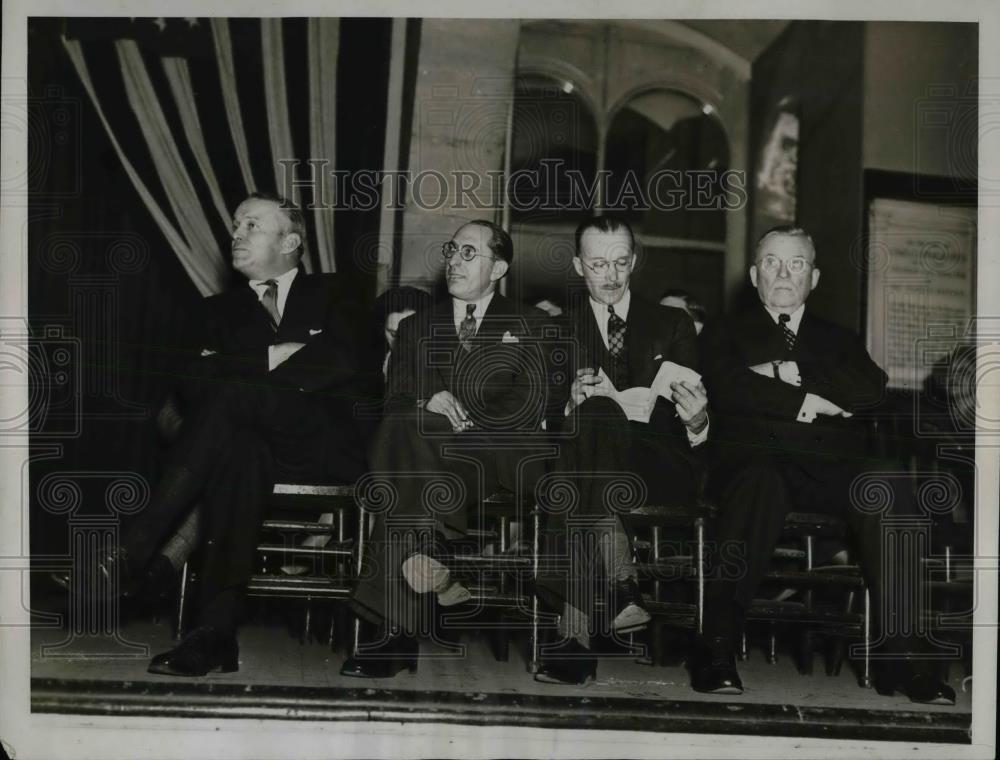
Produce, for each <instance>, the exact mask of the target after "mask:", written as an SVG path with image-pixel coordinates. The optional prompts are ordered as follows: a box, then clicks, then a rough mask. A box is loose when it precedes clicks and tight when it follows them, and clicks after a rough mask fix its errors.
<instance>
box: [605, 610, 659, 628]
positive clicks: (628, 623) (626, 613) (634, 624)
mask: <svg viewBox="0 0 1000 760" xmlns="http://www.w3.org/2000/svg"><path fill="white" fill-rule="evenodd" d="M650 620H652V617H651V616H650V614H649V613H648V612H646V610H644V609H642V607H639V606H637V605H634V604H630V605H629V606H628V607H626V608H625V609H624V610H622V611H621V612H620V613H619V614H618V617H616V618H615V619H614V622H613V623H612V624H611V630H613V631H614V632H615V633H635V632H636V631H641V630H642V629H643V628H645V627H646V626H647V625H649V621H650Z"/></svg>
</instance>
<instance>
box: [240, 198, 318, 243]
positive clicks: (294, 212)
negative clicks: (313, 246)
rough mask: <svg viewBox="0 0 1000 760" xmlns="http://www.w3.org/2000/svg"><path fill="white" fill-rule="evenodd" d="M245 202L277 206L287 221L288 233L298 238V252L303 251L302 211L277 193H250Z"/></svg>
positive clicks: (304, 228) (303, 224) (303, 225)
mask: <svg viewBox="0 0 1000 760" xmlns="http://www.w3.org/2000/svg"><path fill="white" fill-rule="evenodd" d="M246 200H248V201H249V200H259V201H270V202H271V203H274V204H277V206H278V208H280V209H281V211H282V213H284V215H285V219H287V220H288V232H289V233H291V232H294V233H295V234H296V235H298V236H299V240H300V241H301V242H300V243H299V250H300V251H305V245H306V219H305V217H304V216H302V209H300V208H299V207H298V206H296V205H295V204H294V203H292V202H291V201H290V200H288V198H285V197H284V196H281V195H278V194H277V193H265V192H256V193H250V195H248V196H247V198H246Z"/></svg>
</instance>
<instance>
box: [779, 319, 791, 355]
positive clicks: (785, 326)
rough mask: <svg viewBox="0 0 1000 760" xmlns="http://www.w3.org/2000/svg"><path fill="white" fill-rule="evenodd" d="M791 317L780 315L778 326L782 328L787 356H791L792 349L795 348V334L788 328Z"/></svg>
mask: <svg viewBox="0 0 1000 760" xmlns="http://www.w3.org/2000/svg"><path fill="white" fill-rule="evenodd" d="M791 319H792V318H791V317H790V316H789V315H788V314H779V315H778V324H779V325H780V326H781V334H782V336H783V337H784V338H785V354H786V355H789V356H790V355H791V353H792V349H794V348H795V333H793V332H792V328H791V327H789V326H788V323H789V321H791Z"/></svg>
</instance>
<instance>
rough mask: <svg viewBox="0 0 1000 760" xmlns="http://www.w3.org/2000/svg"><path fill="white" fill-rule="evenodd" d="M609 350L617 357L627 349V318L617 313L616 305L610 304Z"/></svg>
mask: <svg viewBox="0 0 1000 760" xmlns="http://www.w3.org/2000/svg"><path fill="white" fill-rule="evenodd" d="M608 314H610V316H609V317H608V351H610V352H611V355H612V356H613V357H615V358H616V359H617V358H618V357H619V356H621V355H622V353H623V352H624V351H625V320H624V319H622V318H621V317H619V316H618V315H617V314H615V307H614V306H608Z"/></svg>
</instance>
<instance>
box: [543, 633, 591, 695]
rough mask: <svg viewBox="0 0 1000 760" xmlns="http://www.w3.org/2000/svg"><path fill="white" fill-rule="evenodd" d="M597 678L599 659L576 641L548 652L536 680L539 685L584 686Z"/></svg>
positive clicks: (565, 643) (569, 641)
mask: <svg viewBox="0 0 1000 760" xmlns="http://www.w3.org/2000/svg"><path fill="white" fill-rule="evenodd" d="M596 678H597V658H596V657H594V655H593V654H592V653H591V651H590V650H589V649H587V648H586V647H584V646H583V645H582V644H580V643H579V642H578V641H577V640H576V639H568V640H567V641H565V642H564V643H563V644H561V645H560V646H559V647H558V648H552V649H549V650H548V651H546V653H545V654H544V655H543V656H542V658H541V662H540V663H539V667H538V672H537V673H535V680H536V681H538V682H539V683H556V684H569V685H571V686H582V685H584V684H586V683H588V682H590V681H593V680H594V679H596Z"/></svg>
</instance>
